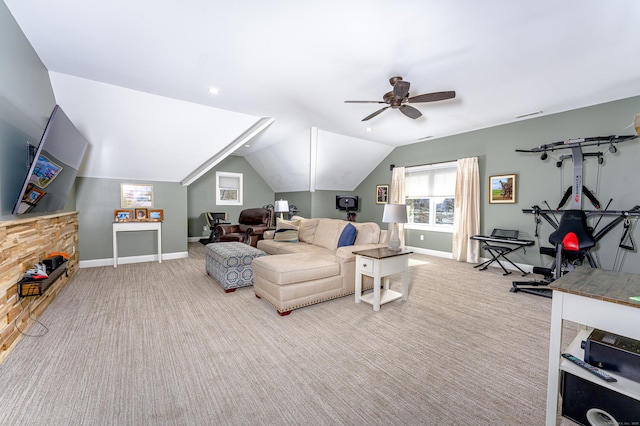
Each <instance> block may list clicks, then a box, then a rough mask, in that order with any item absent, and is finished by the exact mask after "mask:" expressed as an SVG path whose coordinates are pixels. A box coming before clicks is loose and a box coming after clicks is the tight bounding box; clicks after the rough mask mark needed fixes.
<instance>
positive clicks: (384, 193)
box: [376, 185, 389, 204]
mask: <svg viewBox="0 0 640 426" xmlns="http://www.w3.org/2000/svg"><path fill="white" fill-rule="evenodd" d="M388 203H389V185H376V204H388Z"/></svg>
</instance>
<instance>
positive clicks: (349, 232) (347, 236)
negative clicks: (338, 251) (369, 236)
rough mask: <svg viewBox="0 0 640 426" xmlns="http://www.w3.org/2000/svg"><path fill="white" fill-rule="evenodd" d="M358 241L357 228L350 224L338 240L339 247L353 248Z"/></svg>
mask: <svg viewBox="0 0 640 426" xmlns="http://www.w3.org/2000/svg"><path fill="white" fill-rule="evenodd" d="M355 240H356V227H355V226H353V225H352V224H350V223H347V226H345V227H344V229H343V230H342V234H340V238H339V239H338V247H344V246H352V245H353V243H354V241H355Z"/></svg>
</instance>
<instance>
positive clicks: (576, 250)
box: [510, 135, 640, 297]
mask: <svg viewBox="0 0 640 426" xmlns="http://www.w3.org/2000/svg"><path fill="white" fill-rule="evenodd" d="M637 137H638V136H636V135H628V136H599V137H594V138H580V139H570V140H567V141H562V142H555V143H552V144H547V145H542V146H539V147H536V148H533V149H530V150H516V151H517V152H538V153H539V152H541V153H542V155H541V157H540V158H541V159H542V160H545V159H546V158H547V152H548V151H555V150H559V149H571V152H572V153H571V155H564V156H562V157H560V161H558V162H557V163H556V165H557V166H558V167H561V166H562V162H563V161H564V160H565V159H568V158H572V159H573V164H574V176H573V184H572V186H571V187H569V188H568V189H567V191H566V192H565V193H564V195H563V197H562V199H561V201H560V203H559V204H558V207H557V209H556V210H551V209H548V210H543V209H541V208H540V207H539V206H537V205H536V206H533V207H532V208H531V209H523V210H522V211H523V213H531V214H534V215H535V224H536V225H535V226H536V230H535V236H536V237H537V236H538V226H539V224H540V218H541V217H542V218H543V219H545V220H546V221H547V222H548V223H549V224H550V225H551V226H552V227H553V228H554V229H555V231H554V232H552V233H551V235H549V243H551V244H552V245H553V247H541V248H540V253H541V254H544V255H548V256H551V257H553V258H554V261H553V263H552V265H551V267H549V268H545V267H534V268H533V272H534V273H536V274H541V275H543V280H534V281H526V282H525V281H514V282H513V283H512V288H511V289H510V291H512V292H518V291H522V292H526V293H532V294H536V295H540V296H546V297H551V290H550V289H548V288H546V287H547V285H548V284H549V283H551V282H552V281H553V280H555V279H557V278H560V277H561V276H562V275H563V274H565V273H567V272H569V271H571V270H573V269H574V268H575V267H576V266H578V265H581V264H582V263H583V261H584V260H585V259H586V260H587V261H588V263H589V265H590V266H591V267H592V268H596V267H597V265H596V262H595V260H594V259H593V257H592V255H591V253H590V249H592V248H593V247H594V246H595V245H596V243H597V242H598V240H600V239H601V238H602V237H604V236H605V235H606V234H607V233H608V232H610V231H611V230H612V229H613V228H615V227H616V226H617V225H618V224H619V223H621V222H624V224H625V232H624V234H623V237H622V240H621V243H620V247H621V248H624V249H627V250H628V249H633V248H634V247H633V240H632V239H631V234H630V232H629V228H630V221H629V217H631V216H640V206H635V207H633V208H632V209H630V210H618V211H611V210H607V209H605V210H602V211H601V210H596V211H589V210H582V194H583V193H584V194H585V196H586V197H587V198H588V199H589V201H590V202H591V204H592V205H593V206H594V208H596V209H600V202H599V201H598V200H597V198H596V197H595V196H594V195H593V193H592V192H591V191H590V190H589V189H588V188H586V187H585V186H584V185H583V183H582V163H583V160H584V158H585V157H590V156H596V157H597V158H598V164H602V155H603V154H602V152H595V153H583V152H582V147H585V146H596V145H597V146H599V145H601V144H609V151H610V152H616V148H615V146H614V144H617V143H620V142H626V141H630V140H634V139H636V138H637ZM569 198H570V199H571V206H570V209H569V210H564V211H562V210H559V209H560V208H562V207H563V206H564V204H565V203H566V202H567V201H568V200H569ZM609 203H611V201H610V202H609ZM547 207H548V204H547ZM607 208H608V205H607ZM556 214H562V217H561V218H560V220H556V218H555V217H554V215H556ZM593 215H599V216H600V218H599V219H598V222H597V223H596V225H595V226H594V227H593V228H592V227H590V226H588V225H587V218H588V217H590V216H593ZM603 216H616V217H615V218H614V219H613V220H611V221H610V222H609V223H608V224H606V225H605V226H604V227H603V228H602V229H601V230H599V231H597V232H596V230H595V229H594V228H596V227H597V226H598V224H599V223H600V220H601V219H602V217H603ZM625 240H628V241H629V242H630V244H624V241H625Z"/></svg>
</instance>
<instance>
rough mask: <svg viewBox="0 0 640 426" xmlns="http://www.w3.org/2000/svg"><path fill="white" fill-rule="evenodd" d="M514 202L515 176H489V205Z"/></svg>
mask: <svg viewBox="0 0 640 426" xmlns="http://www.w3.org/2000/svg"><path fill="white" fill-rule="evenodd" d="M515 202H516V175H515V174H511V175H496V176H489V204H508V203H511V204H513V203H515Z"/></svg>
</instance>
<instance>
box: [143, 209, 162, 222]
mask: <svg viewBox="0 0 640 426" xmlns="http://www.w3.org/2000/svg"><path fill="white" fill-rule="evenodd" d="M147 216H148V217H149V220H150V221H151V222H162V221H163V220H164V210H152V209H148V210H147Z"/></svg>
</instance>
